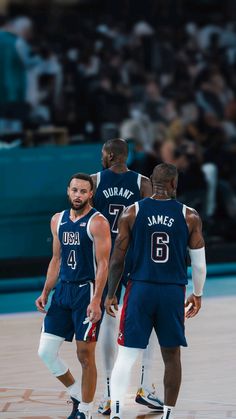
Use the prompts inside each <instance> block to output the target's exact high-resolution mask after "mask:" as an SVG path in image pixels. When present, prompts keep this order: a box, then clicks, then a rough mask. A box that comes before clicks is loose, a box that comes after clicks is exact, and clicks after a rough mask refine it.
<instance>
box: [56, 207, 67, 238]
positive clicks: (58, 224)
mask: <svg viewBox="0 0 236 419" xmlns="http://www.w3.org/2000/svg"><path fill="white" fill-rule="evenodd" d="M64 212H65V211H62V212H61V213H60V216H59V218H58V223H57V235H58V236H59V228H60V225H61V220H62V217H63V215H64Z"/></svg>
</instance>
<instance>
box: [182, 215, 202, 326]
mask: <svg viewBox="0 0 236 419" xmlns="http://www.w3.org/2000/svg"><path fill="white" fill-rule="evenodd" d="M186 221H187V225H188V229H189V255H190V259H191V266H192V280H193V288H194V292H193V293H192V294H191V295H190V296H189V297H188V298H187V300H186V302H185V306H186V307H189V309H188V310H187V312H186V317H187V318H190V317H194V316H196V314H197V313H198V312H199V310H200V308H201V295H202V290H203V286H204V282H205V278H206V261H205V243H204V238H203V235H202V221H201V218H200V216H199V214H198V213H197V211H195V210H194V209H190V208H187V212H186Z"/></svg>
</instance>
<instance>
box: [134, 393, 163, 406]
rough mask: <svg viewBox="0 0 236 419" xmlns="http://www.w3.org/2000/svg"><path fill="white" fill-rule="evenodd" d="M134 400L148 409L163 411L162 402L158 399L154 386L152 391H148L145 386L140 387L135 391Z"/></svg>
mask: <svg viewBox="0 0 236 419" xmlns="http://www.w3.org/2000/svg"><path fill="white" fill-rule="evenodd" d="M135 401H136V403H139V404H143V405H144V406H147V407H149V409H155V410H158V412H163V402H162V401H161V400H160V399H158V397H157V394H156V391H155V388H154V391H152V392H149V391H148V390H146V389H145V388H142V387H140V388H139V389H138V391H137V394H136V398H135Z"/></svg>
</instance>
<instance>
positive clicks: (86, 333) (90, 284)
mask: <svg viewBox="0 0 236 419" xmlns="http://www.w3.org/2000/svg"><path fill="white" fill-rule="evenodd" d="M89 286H90V303H91V301H92V298H93V283H92V282H89ZM92 327H93V323H92V322H89V324H88V327H87V330H86V332H85V334H84V338H83V340H84V341H86V340H87V336H88V334H89V331H90V329H91V328H92Z"/></svg>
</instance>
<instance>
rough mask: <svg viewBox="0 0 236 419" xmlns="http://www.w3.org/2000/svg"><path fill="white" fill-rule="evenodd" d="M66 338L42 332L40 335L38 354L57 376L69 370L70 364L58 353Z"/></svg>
mask: <svg viewBox="0 0 236 419" xmlns="http://www.w3.org/2000/svg"><path fill="white" fill-rule="evenodd" d="M64 340H65V339H64V338H61V337H60V336H56V335H51V334H50V333H41V337H40V342H39V349H38V355H39V357H40V358H41V359H42V361H43V362H44V364H45V365H46V366H47V367H48V369H49V370H50V371H51V373H52V374H53V375H55V376H56V377H60V376H61V375H64V374H65V373H66V372H67V371H68V366H67V365H66V364H65V363H64V362H63V361H62V360H61V359H60V358H59V355H58V353H59V349H60V347H61V345H62V343H63V342H64Z"/></svg>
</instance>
